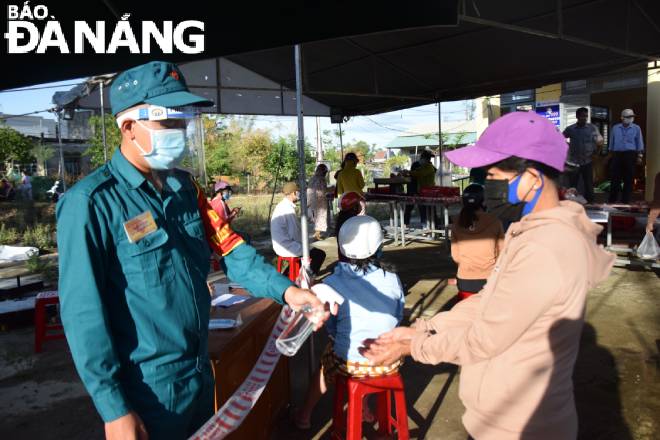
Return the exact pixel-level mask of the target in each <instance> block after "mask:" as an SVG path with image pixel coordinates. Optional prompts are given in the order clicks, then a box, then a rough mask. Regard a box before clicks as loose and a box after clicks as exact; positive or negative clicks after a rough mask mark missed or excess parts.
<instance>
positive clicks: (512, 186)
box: [508, 171, 544, 216]
mask: <svg viewBox="0 0 660 440" xmlns="http://www.w3.org/2000/svg"><path fill="white" fill-rule="evenodd" d="M521 176H522V175H518V176H516V177H515V178H514V179H513V180H512V181H511V182H509V195H508V201H509V203H511V204H512V205H517V204H519V203H524V204H525V206H524V207H523V210H522V215H523V216H526V215H527V214H529V213H530V212H532V211H533V210H534V207H535V206H536V204H537V203H538V201H539V198H540V197H541V192H542V191H543V185H544V180H543V173H541V172H540V171H539V176H540V177H541V187H540V188H539V189H537V190H536V194H534V198H532V200H530V201H529V202H523V201H522V200H520V198H519V197H518V186H519V185H520V177H521ZM531 191H532V188H530V189H529V191H527V194H529V193H530V192H531ZM525 197H527V195H525Z"/></svg>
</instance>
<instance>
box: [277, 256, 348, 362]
mask: <svg viewBox="0 0 660 440" xmlns="http://www.w3.org/2000/svg"><path fill="white" fill-rule="evenodd" d="M307 267H308V265H303V269H302V270H301V271H300V276H299V277H298V282H299V284H300V287H302V288H303V289H309V290H311V291H312V293H314V294H315V295H316V297H317V298H318V299H319V301H320V302H321V303H322V304H323V308H319V307H313V306H312V305H311V304H309V303H307V304H304V305H303V306H302V307H301V308H300V309H299V310H297V311H293V313H294V316H293V318H292V319H291V321H290V322H289V324H288V325H287V326H286V328H285V329H284V330H283V331H282V333H281V334H280V336H279V337H278V338H277V339H276V340H275V346H276V347H277V349H278V350H279V352H280V353H282V354H283V355H285V356H294V355H295V354H296V353H297V352H298V350H299V349H300V347H302V345H303V344H304V343H305V341H306V340H307V338H308V337H309V335H311V334H312V331H314V330H315V329H317V328H318V327H319V326H320V324H321V322H322V321H323V316H324V314H325V313H326V311H327V309H328V308H329V310H330V312H331V313H332V314H333V315H336V314H337V312H338V310H339V306H340V305H341V304H342V303H343V302H344V298H343V297H342V296H341V295H340V294H338V293H337V291H336V290H335V289H333V288H332V287H330V286H328V285H327V284H323V283H319V284H314V285H312V286H311V287H310V284H311V277H310V275H309V273H308V271H307V269H306V268H307ZM282 313H285V314H289V313H292V310H291V309H290V308H289V306H285V307H284V310H283V311H282Z"/></svg>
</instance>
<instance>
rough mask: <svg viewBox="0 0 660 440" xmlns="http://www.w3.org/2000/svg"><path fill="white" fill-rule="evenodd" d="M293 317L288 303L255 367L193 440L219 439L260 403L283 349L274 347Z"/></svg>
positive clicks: (239, 424)
mask: <svg viewBox="0 0 660 440" xmlns="http://www.w3.org/2000/svg"><path fill="white" fill-rule="evenodd" d="M293 317H294V313H293V311H292V310H291V309H290V308H289V307H288V306H285V307H284V308H283V309H282V312H281V313H280V317H279V319H278V320H277V321H276V322H275V326H274V327H273V330H272V331H271V333H270V336H269V337H268V342H267V343H266V346H265V347H264V349H263V350H262V351H261V355H260V356H259V359H258V360H257V363H256V364H255V366H254V367H253V368H252V371H251V372H250V374H249V375H248V377H247V379H245V381H243V384H241V386H240V387H239V388H238V389H237V390H236V392H235V393H234V394H233V395H232V396H231V397H230V398H229V400H227V402H226V403H225V404H224V405H223V406H222V408H220V409H219V410H218V412H216V413H215V414H214V415H213V417H211V418H210V419H209V420H208V421H207V422H206V423H205V424H204V426H202V427H201V428H199V429H198V430H197V432H196V433H195V434H194V435H193V436H192V437H190V440H220V439H223V438H225V437H226V436H227V435H229V434H230V433H231V432H232V431H234V430H235V429H236V428H238V427H239V426H241V423H242V422H243V420H244V419H245V417H246V416H247V415H248V413H249V412H250V411H251V410H252V408H253V407H254V405H256V404H257V401H258V400H259V397H260V396H261V393H263V391H264V389H265V388H266V385H267V384H268V381H269V380H270V376H271V375H272V374H273V370H275V367H276V366H277V362H278V361H279V360H280V356H281V354H280V352H279V351H278V350H277V348H276V347H275V340H276V339H277V338H278V336H279V335H280V334H281V333H282V331H283V330H284V329H285V328H286V327H287V325H288V324H289V323H290V322H291V320H292V319H293Z"/></svg>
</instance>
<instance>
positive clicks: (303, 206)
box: [294, 44, 316, 381]
mask: <svg viewBox="0 0 660 440" xmlns="http://www.w3.org/2000/svg"><path fill="white" fill-rule="evenodd" d="M294 51H295V62H296V113H297V114H298V174H299V176H298V177H299V180H300V235H301V236H302V237H301V238H302V252H303V255H302V267H303V270H305V271H306V270H307V269H308V268H309V235H308V233H307V182H306V180H307V177H306V175H305V125H304V122H305V120H304V117H303V94H302V91H303V83H302V79H303V78H302V53H301V48H300V44H296V46H295V48H294ZM315 369H316V355H315V353H314V335H312V337H310V338H309V378H310V381H311V380H312V377H313V374H314V371H315Z"/></svg>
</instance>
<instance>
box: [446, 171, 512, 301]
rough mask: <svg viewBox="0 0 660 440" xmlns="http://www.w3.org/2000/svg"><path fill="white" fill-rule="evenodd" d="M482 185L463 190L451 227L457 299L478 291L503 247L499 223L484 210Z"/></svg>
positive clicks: (484, 282) (470, 186) (502, 236)
mask: <svg viewBox="0 0 660 440" xmlns="http://www.w3.org/2000/svg"><path fill="white" fill-rule="evenodd" d="M483 207H484V187H483V186H481V185H479V184H476V183H473V184H471V185H469V186H467V187H466V188H465V190H463V209H462V210H461V213H460V214H459V216H458V219H456V220H455V221H454V224H453V226H452V230H451V257H452V258H453V259H454V261H455V262H456V264H457V265H458V273H457V275H456V276H457V278H458V282H457V284H458V291H459V298H460V299H464V298H465V296H467V294H474V293H479V291H481V289H482V288H483V287H484V286H485V285H486V278H488V275H490V273H491V271H492V270H493V268H494V267H495V261H497V257H498V256H499V254H500V251H501V250H502V248H503V246H504V230H503V229H502V223H501V222H500V221H499V220H498V219H497V218H496V217H495V216H493V215H491V214H488V213H487V212H484V208H483Z"/></svg>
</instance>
